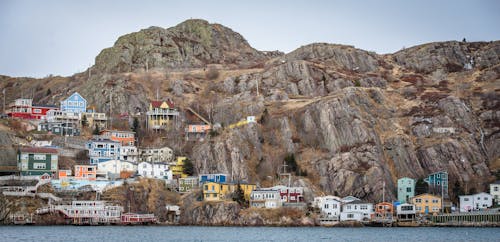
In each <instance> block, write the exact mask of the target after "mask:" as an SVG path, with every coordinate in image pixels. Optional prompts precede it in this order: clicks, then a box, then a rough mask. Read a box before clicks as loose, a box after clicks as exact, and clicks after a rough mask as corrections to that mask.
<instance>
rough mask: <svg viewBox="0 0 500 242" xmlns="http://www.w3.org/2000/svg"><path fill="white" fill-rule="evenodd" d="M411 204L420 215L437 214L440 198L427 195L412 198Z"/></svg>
mask: <svg viewBox="0 0 500 242" xmlns="http://www.w3.org/2000/svg"><path fill="white" fill-rule="evenodd" d="M411 202H412V203H413V204H414V205H415V210H416V212H417V213H420V214H430V213H439V212H440V211H441V198H440V197H438V196H434V195H431V194H428V193H424V194H420V195H418V196H415V197H412V198H411Z"/></svg>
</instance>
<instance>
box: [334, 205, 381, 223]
mask: <svg viewBox="0 0 500 242" xmlns="http://www.w3.org/2000/svg"><path fill="white" fill-rule="evenodd" d="M373 216H374V211H373V204H372V203H369V202H364V201H361V200H354V201H352V202H349V203H345V204H343V205H342V212H341V213H340V221H359V222H361V221H368V220H370V219H372V218H373Z"/></svg>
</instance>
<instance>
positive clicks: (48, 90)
mask: <svg viewBox="0 0 500 242" xmlns="http://www.w3.org/2000/svg"><path fill="white" fill-rule="evenodd" d="M50 94H52V90H50V88H49V89H47V93H46V94H45V96H49V95H50Z"/></svg>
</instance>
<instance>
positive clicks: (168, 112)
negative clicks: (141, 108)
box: [146, 110, 179, 116]
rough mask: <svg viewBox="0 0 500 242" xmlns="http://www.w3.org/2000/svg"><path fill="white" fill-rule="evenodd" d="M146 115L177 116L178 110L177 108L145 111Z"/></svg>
mask: <svg viewBox="0 0 500 242" xmlns="http://www.w3.org/2000/svg"><path fill="white" fill-rule="evenodd" d="M146 115H168V116H179V111H177V110H162V111H147V112H146Z"/></svg>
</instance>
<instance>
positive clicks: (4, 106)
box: [2, 88, 7, 113]
mask: <svg viewBox="0 0 500 242" xmlns="http://www.w3.org/2000/svg"><path fill="white" fill-rule="evenodd" d="M6 89H7V88H4V89H3V91H2V93H3V113H5V90H6Z"/></svg>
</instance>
